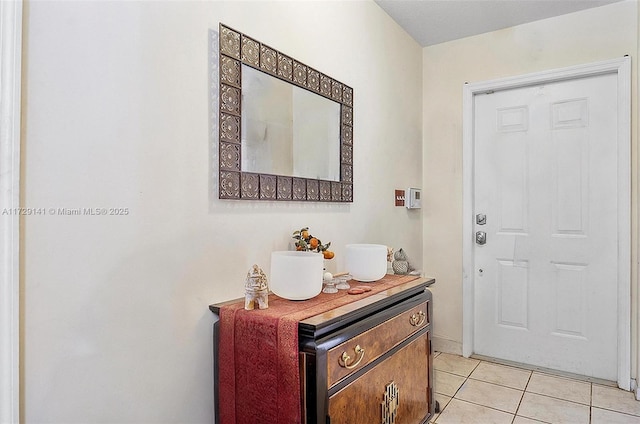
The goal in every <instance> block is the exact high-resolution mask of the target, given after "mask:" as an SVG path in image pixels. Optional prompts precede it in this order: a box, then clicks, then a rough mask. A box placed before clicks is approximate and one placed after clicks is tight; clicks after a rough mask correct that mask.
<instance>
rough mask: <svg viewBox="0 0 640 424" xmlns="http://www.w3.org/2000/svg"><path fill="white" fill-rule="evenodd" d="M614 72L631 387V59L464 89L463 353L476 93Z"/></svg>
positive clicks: (621, 282) (468, 345)
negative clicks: (616, 80) (616, 94)
mask: <svg viewBox="0 0 640 424" xmlns="http://www.w3.org/2000/svg"><path fill="white" fill-rule="evenodd" d="M602 74H617V78H618V188H619V190H618V211H619V220H618V386H619V387H620V388H622V389H624V390H629V389H630V385H631V312H630V305H631V291H630V290H631V152H630V149H631V59H630V58H629V57H628V56H625V57H623V58H620V59H614V60H608V61H604V62H596V63H590V64H586V65H579V66H572V67H568V68H562V69H554V70H549V71H543V72H536V73H533V74H527V75H522V76H516V77H509V78H502V79H497V80H491V81H484V82H479V83H473V84H465V86H464V89H463V135H462V167H463V172H462V173H463V206H462V221H463V223H462V229H463V232H462V298H463V303H462V305H463V311H462V315H463V317H462V354H463V355H464V356H466V357H469V356H471V355H472V354H473V353H474V352H473V348H474V341H473V336H474V334H473V320H474V288H473V282H474V277H473V276H474V270H473V268H474V256H473V251H474V250H473V246H474V240H475V239H474V234H473V200H474V199H473V187H474V181H473V176H474V169H473V163H474V160H473V158H474V134H473V123H474V118H475V116H474V108H473V104H474V96H475V95H476V94H484V93H486V92H488V91H489V92H490V91H498V90H508V89H513V88H520V87H526V86H530V85H538V84H548V83H552V82H557V81H563V80H569V79H574V78H581V77H587V76H596V75H602Z"/></svg>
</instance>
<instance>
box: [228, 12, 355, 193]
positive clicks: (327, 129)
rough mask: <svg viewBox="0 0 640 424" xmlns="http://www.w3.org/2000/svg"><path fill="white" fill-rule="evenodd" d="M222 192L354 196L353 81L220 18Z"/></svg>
mask: <svg viewBox="0 0 640 424" xmlns="http://www.w3.org/2000/svg"><path fill="white" fill-rule="evenodd" d="M219 34H220V37H219V39H220V53H219V55H220V57H219V60H220V63H219V70H220V96H219V98H220V111H219V112H220V113H219V119H220V122H219V128H220V136H219V165H220V167H219V172H220V174H219V178H220V180H219V198H220V199H233V200H295V201H317V202H353V89H352V88H351V87H349V86H347V85H346V84H343V83H341V82H340V81H337V80H335V79H333V78H331V77H329V76H327V75H325V74H323V73H321V72H319V71H317V70H315V69H313V68H311V67H310V66H307V65H305V64H303V63H301V62H299V61H297V60H295V59H293V58H291V57H290V56H287V55H285V54H283V53H281V52H279V51H278V50H275V49H273V48H271V47H269V46H267V45H265V44H263V43H261V42H259V41H257V40H255V39H254V38H251V37H249V36H247V35H245V34H243V33H241V32H238V31H236V30H234V29H231V28H229V27H227V26H225V25H223V24H220V32H219Z"/></svg>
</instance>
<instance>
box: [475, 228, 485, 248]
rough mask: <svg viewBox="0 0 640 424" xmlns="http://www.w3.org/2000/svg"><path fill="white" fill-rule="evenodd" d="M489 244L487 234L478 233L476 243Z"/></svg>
mask: <svg viewBox="0 0 640 424" xmlns="http://www.w3.org/2000/svg"><path fill="white" fill-rule="evenodd" d="M486 242H487V233H485V232H484V231H476V243H477V244H479V245H483V244H485V243H486Z"/></svg>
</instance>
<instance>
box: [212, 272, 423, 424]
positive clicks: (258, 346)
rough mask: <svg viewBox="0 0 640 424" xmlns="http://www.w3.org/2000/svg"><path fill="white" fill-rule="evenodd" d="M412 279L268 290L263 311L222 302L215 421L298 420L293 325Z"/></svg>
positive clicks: (264, 423) (294, 423)
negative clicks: (355, 289)
mask: <svg viewBox="0 0 640 424" xmlns="http://www.w3.org/2000/svg"><path fill="white" fill-rule="evenodd" d="M416 278H418V277H416V276H408V275H407V276H397V275H387V276H385V277H384V278H382V279H381V280H379V281H376V282H375V283H366V285H367V286H368V287H371V289H372V291H370V292H367V293H364V294H360V295H348V294H347V293H346V290H340V291H339V292H338V293H332V294H327V293H320V294H319V295H318V296H316V297H314V298H313V299H309V300H305V301H291V300H286V299H282V298H280V297H278V296H276V295H274V294H271V295H269V308H268V309H254V310H251V311H247V310H245V309H244V300H239V301H238V302H235V303H231V304H227V305H223V306H221V307H220V313H219V316H220V332H219V351H218V384H219V390H218V392H219V402H218V407H219V414H220V423H221V424H234V423H235V424H255V423H260V424H299V423H301V411H300V399H301V397H300V369H299V354H298V323H299V322H300V321H301V320H304V319H306V318H309V317H312V316H314V315H318V314H321V313H323V312H326V311H329V310H331V309H334V308H337V307H339V306H343V305H346V304H348V303H351V302H354V301H356V300H360V299H363V298H365V297H367V296H371V295H374V294H376V293H380V292H382V291H384V290H387V289H390V288H392V287H394V286H397V285H400V284H404V283H406V282H409V281H412V280H415V279H416ZM351 283H352V286H353V285H354V284H353V283H354V282H353V281H352V282H351ZM356 283H357V282H356ZM363 285H365V283H363Z"/></svg>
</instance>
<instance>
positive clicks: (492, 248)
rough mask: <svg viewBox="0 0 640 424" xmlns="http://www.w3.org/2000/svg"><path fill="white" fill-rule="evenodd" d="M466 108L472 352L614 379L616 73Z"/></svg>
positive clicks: (497, 96) (516, 91)
mask: <svg viewBox="0 0 640 424" xmlns="http://www.w3.org/2000/svg"><path fill="white" fill-rule="evenodd" d="M473 108H474V120H473V134H474V140H473V146H474V155H473V156H474V159H473V160H474V162H473V169H474V175H473V199H474V200H473V212H474V216H475V215H478V214H482V215H485V216H486V223H485V224H483V225H481V223H482V220H481V219H480V218H481V217H479V219H478V220H477V221H476V222H474V223H473V227H472V228H473V231H474V232H483V233H485V234H486V236H485V243H484V244H478V243H476V244H474V245H473V246H474V247H473V252H472V255H473V276H472V280H473V293H474V305H473V310H474V320H473V323H474V324H473V332H474V335H473V341H474V342H473V351H474V353H476V354H480V355H486V356H491V357H496V358H501V359H506V360H511V361H516V362H521V363H526V364H532V365H536V366H542V367H547V368H552V369H557V370H562V371H567V372H572V373H577V374H582V375H586V376H592V377H598V378H603V379H608V380H617V377H618V358H619V352H618V349H619V347H618V316H619V311H618V267H619V241H620V240H619V239H618V230H619V210H618V209H619V202H618V195H619V193H618V189H619V188H618V134H617V131H618V96H617V75H616V74H612V73H609V74H601V75H594V76H588V77H583V78H577V79H571V80H563V81H556V82H550V83H545V84H543V85H534V86H526V87H520V88H513V89H509V90H503V91H496V92H492V93H489V94H477V95H475V96H474V103H473ZM474 221H475V219H474ZM480 235H482V234H480Z"/></svg>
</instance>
